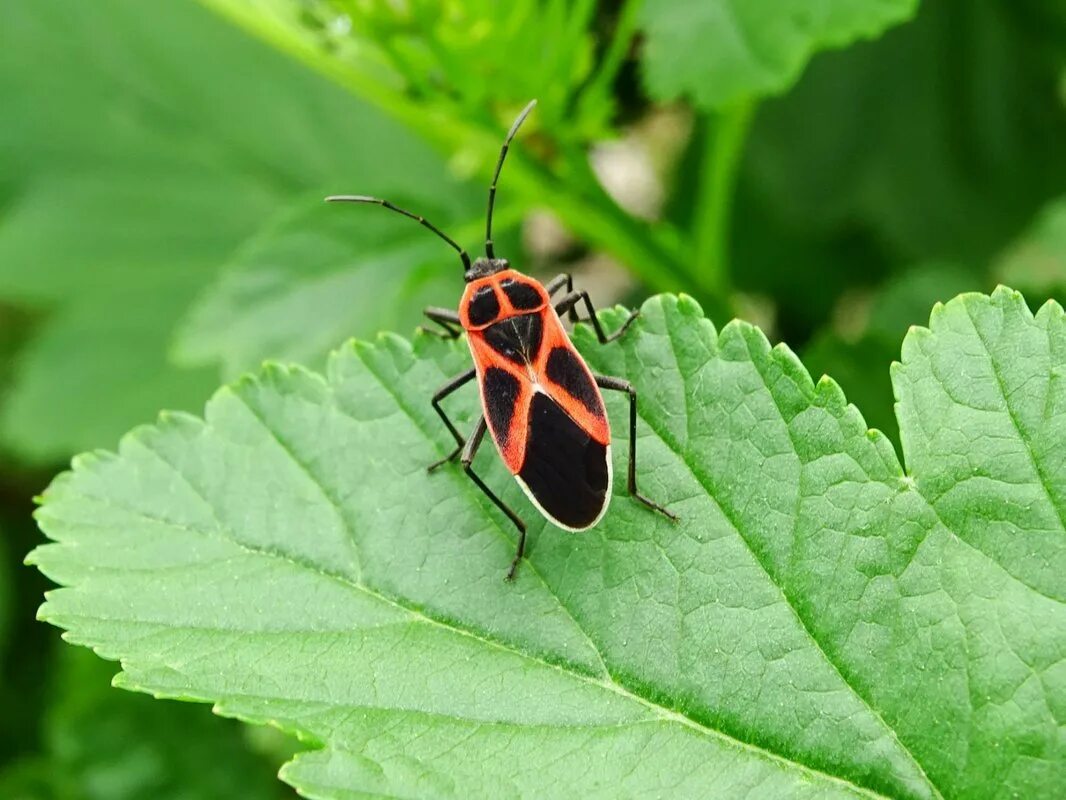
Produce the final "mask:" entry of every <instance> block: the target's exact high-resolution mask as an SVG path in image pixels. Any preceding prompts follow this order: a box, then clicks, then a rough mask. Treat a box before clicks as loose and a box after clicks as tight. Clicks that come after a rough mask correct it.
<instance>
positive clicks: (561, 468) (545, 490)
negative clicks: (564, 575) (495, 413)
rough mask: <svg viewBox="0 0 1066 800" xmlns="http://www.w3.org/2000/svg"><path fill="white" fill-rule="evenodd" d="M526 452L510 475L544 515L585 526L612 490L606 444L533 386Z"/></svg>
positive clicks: (598, 513)
mask: <svg viewBox="0 0 1066 800" xmlns="http://www.w3.org/2000/svg"><path fill="white" fill-rule="evenodd" d="M528 425H529V428H528V429H529V435H528V436H527V437H526V449H525V458H524V460H523V463H522V468H521V470H520V471H519V472H518V474H517V475H516V476H515V477H516V478H517V479H518V481H519V483H521V484H522V487H523V488H524V489H525V490H526V492H527V493H528V494H529V496H530V498H531V499H532V500H533V501H534V502H535V503H536V504H537V506H539V507H540V509H541V510H542V511H543V512H544V514H545V515H546V516H548V517H549V518H551V519H552V520H553V521H555V522H556V523H557V524H559V525H560V526H561V527H564V528H571V529H573V530H584V529H585V528H589V527H591V526H592V525H594V524H596V522H598V521H599V519H600V517H602V516H603V512H604V511H605V510H606V508H607V503H608V501H609V499H610V495H611V449H610V446H609V445H607V444H603V443H601V442H598V441H596V440H595V439H593V438H592V437H591V436H589V434H588V433H587V432H586V431H585V430H583V429H582V428H581V427H580V426H579V425H578V424H577V423H576V422H574V420H573V419H571V418H570V416H569V415H568V414H567V413H566V412H565V411H564V410H563V409H562V408H561V407H560V406H559V404H558V403H556V402H555V401H554V400H552V398H551V397H549V396H548V395H546V394H544V393H542V392H534V393H533V397H532V400H531V402H530V408H529V423H528Z"/></svg>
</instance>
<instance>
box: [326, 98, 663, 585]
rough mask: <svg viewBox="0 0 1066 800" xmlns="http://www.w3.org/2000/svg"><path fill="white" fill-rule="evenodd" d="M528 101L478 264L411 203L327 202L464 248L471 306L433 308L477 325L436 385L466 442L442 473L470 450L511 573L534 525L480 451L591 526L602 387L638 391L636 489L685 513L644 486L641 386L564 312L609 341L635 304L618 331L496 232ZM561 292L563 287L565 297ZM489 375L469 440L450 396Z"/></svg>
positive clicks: (571, 519) (631, 484) (597, 499)
mask: <svg viewBox="0 0 1066 800" xmlns="http://www.w3.org/2000/svg"><path fill="white" fill-rule="evenodd" d="M536 102H537V101H536V100H534V101H532V102H531V103H530V104H529V105H527V106H526V107H525V109H524V110H523V111H522V113H521V114H519V115H518V118H517V119H515V121H514V124H513V125H511V129H510V131H508V133H507V138H506V139H505V140H504V143H503V147H502V148H501V149H500V157H499V159H498V160H497V162H496V171H495V173H494V174H493V177H492V184H491V185H490V186H489V204H488V214H487V217H486V223H485V256H484V257H483V258H477V259H476V260H474V262H473V263H471V261H470V256H469V255H467V253H466V251H465V250H464V249H463V248H462V247H460V246H459V245H458V244H456V242H455V241H454V240H453V239H452V238H451V237H449V236H448V235H447V234H445V233H444V232H443V231H441V230H440V229H439V228H437V227H436V226H435V225H433V224H432V223H430V222H429V221H428V220H426V219H425V218H424V217H421V216H419V215H417V214H413V213H411V212H410V211H405V210H404V209H402V208H399V207H398V206H395V205H393V204H392V203H390V202H389V201H387V200H382V199H380V198H377V197H366V196H363V195H333V196H331V197H327V198H326V201H327V202H346V203H373V204H376V205H379V206H382V207H384V208H387V209H389V210H390V211H395V212H396V213H399V214H403V215H404V216H406V217H409V218H411V219H413V220H415V221H416V222H418V223H419V224H421V225H422V226H424V227H426V228H428V229H429V230H431V231H433V233H435V234H436V235H437V236H439V237H440V238H441V239H443V240H444V241H445V242H447V243H448V244H449V245H450V246H451V247H452V248H453V249H454V250H455V251H456V252H458V254H459V258H460V260H461V261H462V263H463V278H464V280H465V281H466V290H465V291H464V292H463V297H462V299H461V300H460V301H459V311H458V312H455V311H451V310H449V309H446V308H427V309H426V310H425V315H426V317H427V318H428V319H429V320H431V321H432V322H434V323H436V324H437V325H438V326H440V328H441V330H435V329H434V330H427V329H424V328H423V330H426V332H428V333H432V334H434V335H437V336H441V337H443V338H452V339H454V338H458V337H459V335H460V334H461V333H463V332H465V333H466V335H467V342H468V343H469V346H470V354H471V356H473V360H474V366H473V367H472V368H471V369H469V370H467V371H466V372H463V373H462V374H460V375H457V376H455V377H454V378H452V379H451V380H449V381H448V382H447V383H445V384H444V385H443V386H442V387H441V388H440V389H439V390H437V392H436V394H434V395H433V399H432V405H433V408H434V409H435V410H436V412H437V413H438V414H439V415H440V418H441V419H442V420H443V421H444V425H445V427H447V429H448V431H449V432H450V433H451V435H452V436H453V437H454V438H455V441H456V446H455V449H454V450H452V451H451V452H450V453H449V454H448V455H447V456H445V457H444V458H442V459H440V460H439V461H436V462H434V463H433V464H430V465H429V470H430V471H431V472H432V471H434V470H436V469H437V468H438V467H440V466H442V465H443V464H447V463H449V462H451V461H454V460H455V459H456V458H458V459H459V460H460V462H461V463H462V466H463V470H464V471H465V472H466V474H467V475H468V476H469V477H470V480H472V481H473V482H474V483H475V484H476V485H477V487H478V488H479V489H480V490H481V491H482V492H484V493H485V495H486V496H487V497H488V498H489V499H490V500H491V501H492V502H493V503H494V504H495V505H496V506H497V507H498V508H499V509H500V510H501V511H502V512H503V513H504V514H506V515H507V517H508V518H509V519H510V520H511V522H513V523H514V525H515V527H516V528H517V529H518V546H517V548H516V550H515V555H514V559H513V560H512V561H511V566H510V569H509V570H508V571H507V576H506V577H507V580H511V579H512V578H513V577H514V574H515V570H516V569H517V568H518V564H519V562H520V561H521V560H522V556H523V554H524V552H525V544H526V525H525V522H523V521H522V518H521V517H519V516H518V514H517V513H515V511H514V510H513V509H511V508H510V507H509V506H508V505H507V504H506V503H504V502H503V501H502V500H501V499H500V498H499V497H498V496H497V495H496V493H495V492H493V491H492V489H490V488H489V487H488V486H487V485H486V484H485V482H484V481H483V480H482V479H481V477H480V476H478V474H477V473H476V472H474V470H473V466H472V465H473V462H474V456H475V455H476V453H477V451H478V448H479V447H480V446H481V443H482V441H483V440H484V438H485V433H486V431H488V432H491V434H492V440H493V442H495V444H496V449H497V450H498V451H499V453H500V457H501V458H502V459H503V462H504V464H505V465H506V466H507V468H508V469H509V470H510V471H511V474H513V475H514V477H515V479H516V480H517V481H518V483H519V485H520V486H521V487H522V489H523V490H525V493H526V495H527V496H528V497H529V499H530V501H532V503H533V505H534V506H536V507H537V509H538V510H539V511H540V512H541V513H542V514H543V515H544V516H545V517H546V518H547V519H548V521H549V522H552V523H553V524H555V525H557V526H558V527H560V528H563V529H565V530H568V531H583V530H587V529H588V528H591V527H592V526H593V525H595V524H596V523H597V522H599V521H600V519H602V518H603V515H604V514H605V513H606V511H607V506H608V504H609V502H610V499H611V484H612V469H611V428H610V424H609V423H608V420H607V412H606V409H605V408H604V404H603V396H602V394H601V393H600V390H601V389H609V390H612V391H619V392H625V393H627V394H628V395H629V473H628V476H627V478H628V481H627V486H628V490H629V494H630V495H631V496H632V497H634V498H635V499H636V500H638V501H640V502H641V503H643V504H644V505H645V506H647V507H648V508H650V509H652V510H654V511H657V512H659V513H661V514H664V515H665V516H667V517H669V518H670V519H672V520H676V519H677V517H676V516H675V515H674V514H672V513H671V512H669V511H667V510H666V509H665V508H663V507H662V506H660V505H659V504H658V503H656V502H654V501H652V500H650V499H648V498H647V497H645V496H644V495H642V494H641V493H640V492H639V491H638V490H637V472H636V467H637V452H636V447H637V444H636V432H637V392H636V390H635V389H634V388H633V386H632V385H631V384H630V383H629V382H628V381H625V380H623V379H621V378H613V377H609V376H606V375H596V374H594V373H592V372H591V371H590V370H589V368H588V366H587V365H586V364H585V361H584V360H583V359H582V358H581V356H580V355H579V354H578V352H577V350H575V349H574V346H573V345H572V344H571V343H570V338H569V336H568V335H567V333H566V331H565V329H564V328H563V324H562V321H561V319H560V317H559V315H560V314H564V313H565V314H567V315H568V316H569V318H570V320H571V322H577V321H578V320H579V315H578V311H577V307H578V305H579V304H580V305H583V306H584V308H585V310H586V311H587V312H588V315H589V316H588V322H591V323H592V327H593V329H594V330H595V331H596V336H597V338H598V339H599V341H600V343H601V344H606V343H607V342H611V341H614V340H615V339H617V338H618V337H619V336H621V335H622V334H623V333H625V332H626V330H627V329H628V328H629V326H630V325H631V324H632V323H633V320H635V319H636V318H637V315H638V314H639V313H640V312H639V311H634V312H632V313H631V314H630V315H629V317H628V318H627V319H626V321H625V322H624V323H622V326H621V327H620V328H619V329H618V330H616V331H615V332H614V333H611V334H610V335H608V334H606V333H605V332H604V330H603V327H602V326H601V325H600V321H599V320H598V319H597V317H596V311H595V309H594V308H593V305H592V301H591V300H590V299H589V295H588V292H585V291H575V290H574V287H573V281H572V280H571V277H570V275H569V274H567V273H563V274H562V275H559V276H558V277H556V278H555V279H554V280H551V281H549V282H548V283H547V284H543V285H542V284H541V283H539V282H538V281H536V280H533V279H532V278H530V277H528V276H526V275H523V274H522V273H520V272H518V271H517V270H515V269H512V268H511V265H510V264H509V263H508V261H507V259H504V258H496V254H495V252H494V248H493V242H492V208H493V205H494V203H495V201H496V183H497V181H498V180H499V177H500V171H501V170H502V169H503V162H504V159H505V158H506V157H507V150H508V148H509V147H510V144H511V140H512V139H514V137H515V134H516V133H517V132H518V129H519V127H520V126H521V125H522V123H523V122H524V121H525V119H526V117H527V116H529V113H530V112H531V111H532V110H533V107H534V106H535V105H536ZM560 292H563V294H562V296H561V297H559V298H558V299H553V298H555V297H556V296H557V295H558V294H559V293H560ZM475 378H476V379H477V382H478V386H479V387H480V390H481V409H482V413H481V415H480V416H479V417H478V420H477V423H476V424H475V425H474V429H473V431H472V432H471V433H470V435H469V437H468V438H465V439H464V438H463V435H462V434H461V433H460V432H459V431H458V429H457V428H456V427H455V425H454V424H453V423H452V421H451V419H450V418H449V417H448V414H447V412H445V410H444V409H443V408H442V406H441V401H442V400H444V398H446V397H447V396H448V395H450V394H452V393H453V392H455V391H456V390H457V389H459V388H461V387H463V386H465V385H466V384H468V383H469V382H470V381H472V380H474V379H475Z"/></svg>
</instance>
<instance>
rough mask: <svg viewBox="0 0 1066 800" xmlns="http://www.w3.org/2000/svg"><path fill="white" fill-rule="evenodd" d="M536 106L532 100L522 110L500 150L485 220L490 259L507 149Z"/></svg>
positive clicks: (487, 249) (487, 253)
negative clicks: (498, 184) (495, 205)
mask: <svg viewBox="0 0 1066 800" xmlns="http://www.w3.org/2000/svg"><path fill="white" fill-rule="evenodd" d="M536 104H537V101H536V100H530V101H529V105H527V106H526V107H525V108H523V109H522V113H521V114H519V115H518V119H516V120H515V121H514V124H513V125H511V130H509V131H508V132H507V138H506V139H504V140H503V147H501V148H500V160H499V161H497V162H496V172H495V174H494V175H493V176H492V184H491V185H490V186H489V214H488V218H487V219H486V220H485V255H486V256H488V257H489V258H495V257H496V254H495V253H494V252H493V249H492V205H493V203H495V202H496V181H498V180H499V179H500V170H501V169H503V160H504V158H506V157H507V148H508V147H510V145H511V140H512V139H513V138H514V137H515V134H516V133H518V129H519V128H520V127H521V125H522V123H523V122H525V121H526V117H528V116H529V112H531V111H532V110H533V106H535V105H536Z"/></svg>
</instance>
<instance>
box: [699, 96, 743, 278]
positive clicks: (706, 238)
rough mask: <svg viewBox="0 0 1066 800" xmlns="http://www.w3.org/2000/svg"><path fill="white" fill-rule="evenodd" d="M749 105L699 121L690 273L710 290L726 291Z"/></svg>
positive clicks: (733, 108)
mask: <svg viewBox="0 0 1066 800" xmlns="http://www.w3.org/2000/svg"><path fill="white" fill-rule="evenodd" d="M754 110H755V104H754V103H753V102H750V101H749V102H744V103H741V104H739V105H736V106H733V107H732V108H730V109H727V110H725V111H722V112H720V113H718V114H716V115H714V117H713V119H712V118H707V119H705V121H704V123H705V127H706V131H705V132H704V138H703V145H704V150H703V154H702V158H701V159H700V175H699V188H698V193H697V195H696V208H695V212H694V213H693V216H692V237H691V238H692V242H693V253H692V256H693V258H692V267H693V269H692V278H693V280H695V281H696V283H697V285H698V286H699V287H700V289H701V290H702V291H704V292H706V293H707V294H709V295H712V296H717V297H727V296H728V295H729V289H730V283H731V281H730V278H729V231H730V226H731V223H732V210H733V193H734V191H735V190H736V182H737V174H738V172H739V170H740V160H741V156H742V154H743V152H744V143H745V141H746V140H747V134H748V129H749V127H750V126H751V119H752V116H753V112H754Z"/></svg>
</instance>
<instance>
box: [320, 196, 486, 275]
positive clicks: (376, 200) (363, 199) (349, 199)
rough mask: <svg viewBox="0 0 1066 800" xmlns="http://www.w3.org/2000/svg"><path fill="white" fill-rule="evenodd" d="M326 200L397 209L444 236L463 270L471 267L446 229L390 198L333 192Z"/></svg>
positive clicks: (462, 250)
mask: <svg viewBox="0 0 1066 800" xmlns="http://www.w3.org/2000/svg"><path fill="white" fill-rule="evenodd" d="M326 202H327V203H373V204H375V205H379V206H384V207H385V208H387V209H389V211H395V212H396V213H397V214H403V215H404V216H405V217H410V218H411V219H413V220H414V221H415V222H417V223H418V224H419V225H421V226H422V227H424V228H429V229H430V230H431V231H433V232H434V233H435V234H437V236H439V237H440V238H442V239H443V240H444V241H446V242H447V243H448V244H450V245H451V246H452V249H453V250H455V252H457V253H458V254H459V258H460V259H461V260H462V262H463V272H464V273H465V272H466V271H467V270H469V269H470V256H468V255H467V254H466V250H464V249H463V248H461V247H460V246H459V245H457V244H456V243H455V240H454V239H452V238H451V237H450V236H448V234H446V233H445V232H444V231H442V230H441V229H440V228H438V227H437V226H436V225H434V224H433V223H432V222H430V221H429V220H428V219H426V218H425V217H420V216H419V215H418V214H412V213H411V212H410V211H405V210H404V209H402V208H400V207H399V206H395V205H393V204H392V203H390V202H389V201H388V200H382V199H381V198H380V197H367V196H366V195H362V194H332V195H330V196H329V197H327V198H326Z"/></svg>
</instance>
